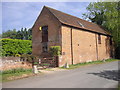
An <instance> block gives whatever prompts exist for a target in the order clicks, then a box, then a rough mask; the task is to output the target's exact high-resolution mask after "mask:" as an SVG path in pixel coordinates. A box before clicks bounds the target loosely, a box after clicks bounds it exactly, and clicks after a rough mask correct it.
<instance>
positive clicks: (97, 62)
mask: <svg viewBox="0 0 120 90" xmlns="http://www.w3.org/2000/svg"><path fill="white" fill-rule="evenodd" d="M112 61H118V59H106V60H104V61H103V60H102V61H101V60H98V61H92V62H85V63H78V64H73V65H69V68H67V69H74V68H78V67H80V66H85V65H91V64H102V63H107V62H112ZM61 68H63V69H64V67H61Z"/></svg>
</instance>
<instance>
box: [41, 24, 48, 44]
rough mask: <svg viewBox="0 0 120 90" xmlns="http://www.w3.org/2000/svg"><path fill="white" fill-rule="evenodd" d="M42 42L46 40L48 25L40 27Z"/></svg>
mask: <svg viewBox="0 0 120 90" xmlns="http://www.w3.org/2000/svg"><path fill="white" fill-rule="evenodd" d="M42 42H48V26H43V27H42Z"/></svg>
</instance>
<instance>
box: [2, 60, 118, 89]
mask: <svg viewBox="0 0 120 90" xmlns="http://www.w3.org/2000/svg"><path fill="white" fill-rule="evenodd" d="M119 62H120V61H119ZM119 76H120V75H119ZM119 80H120V78H118V61H114V62H109V63H104V64H96V65H87V66H82V67H80V68H77V69H72V70H64V71H59V72H54V73H49V74H48V73H47V74H41V75H39V76H33V77H29V78H24V79H20V80H15V81H11V82H5V83H3V85H2V87H3V88H116V87H117V85H118V81H119Z"/></svg>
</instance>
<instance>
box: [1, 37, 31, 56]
mask: <svg viewBox="0 0 120 90" xmlns="http://www.w3.org/2000/svg"><path fill="white" fill-rule="evenodd" d="M0 52H2V53H1V56H15V55H16V54H20V55H22V54H31V53H32V41H30V40H20V39H1V40H0Z"/></svg>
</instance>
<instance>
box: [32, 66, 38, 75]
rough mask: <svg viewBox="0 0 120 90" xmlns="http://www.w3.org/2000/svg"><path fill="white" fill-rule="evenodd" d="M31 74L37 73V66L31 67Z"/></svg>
mask: <svg viewBox="0 0 120 90" xmlns="http://www.w3.org/2000/svg"><path fill="white" fill-rule="evenodd" d="M33 73H35V74H37V73H38V69H37V65H34V66H33Z"/></svg>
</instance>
